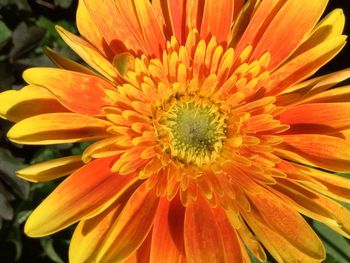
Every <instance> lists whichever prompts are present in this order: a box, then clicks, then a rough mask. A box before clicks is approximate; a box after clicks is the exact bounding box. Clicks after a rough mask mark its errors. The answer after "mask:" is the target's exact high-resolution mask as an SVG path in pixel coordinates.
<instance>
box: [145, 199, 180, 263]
mask: <svg viewBox="0 0 350 263" xmlns="http://www.w3.org/2000/svg"><path fill="white" fill-rule="evenodd" d="M183 222H184V208H183V207H182V205H181V203H180V202H179V201H178V200H176V199H174V200H173V201H171V202H169V201H167V200H166V199H165V198H162V199H161V201H160V203H159V207H158V210H157V215H156V218H155V221H154V226H153V232H152V245H151V257H150V263H157V262H167V263H171V262H174V263H175V262H182V261H183V260H184V259H185V255H184V247H183Z"/></svg>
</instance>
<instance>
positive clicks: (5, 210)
mask: <svg viewBox="0 0 350 263" xmlns="http://www.w3.org/2000/svg"><path fill="white" fill-rule="evenodd" d="M12 200H14V196H13V195H11V194H10V193H9V192H8V191H7V190H6V189H5V187H4V186H3V185H2V184H1V182H0V211H1V213H0V217H2V218H3V219H6V220H11V219H12V218H13V209H12V207H11V205H10V201H12ZM0 229H1V227H0Z"/></svg>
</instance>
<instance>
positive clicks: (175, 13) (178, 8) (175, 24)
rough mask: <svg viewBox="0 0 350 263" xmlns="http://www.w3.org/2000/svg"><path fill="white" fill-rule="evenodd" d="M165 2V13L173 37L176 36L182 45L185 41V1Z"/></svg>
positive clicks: (169, 0)
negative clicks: (166, 13) (166, 3)
mask: <svg viewBox="0 0 350 263" xmlns="http://www.w3.org/2000/svg"><path fill="white" fill-rule="evenodd" d="M167 2H168V5H167V9H168V10H167V12H168V13H169V20H170V23H171V26H172V31H173V35H174V36H176V38H177V40H178V41H179V43H180V44H184V43H185V39H186V31H185V27H186V0H180V1H179V0H168V1H167ZM164 12H166V11H164ZM164 12H163V13H164Z"/></svg>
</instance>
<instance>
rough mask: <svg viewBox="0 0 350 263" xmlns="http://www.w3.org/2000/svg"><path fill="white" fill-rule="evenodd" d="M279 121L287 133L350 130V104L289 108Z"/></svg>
mask: <svg viewBox="0 0 350 263" xmlns="http://www.w3.org/2000/svg"><path fill="white" fill-rule="evenodd" d="M278 119H279V120H280V121H281V122H282V123H283V124H288V125H291V128H290V129H289V130H288V131H287V133H319V134H320V133H325V132H328V133H329V132H333V133H334V130H339V129H346V128H350V103H314V104H301V105H296V106H291V107H288V108H287V110H286V111H284V112H283V113H282V114H281V115H279V117H278Z"/></svg>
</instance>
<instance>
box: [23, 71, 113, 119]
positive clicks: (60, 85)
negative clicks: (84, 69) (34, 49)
mask: <svg viewBox="0 0 350 263" xmlns="http://www.w3.org/2000/svg"><path fill="white" fill-rule="evenodd" d="M23 78H24V79H25V81H26V82H28V83H30V84H33V85H37V86H40V87H44V88H46V89H48V90H49V91H50V92H52V93H53V94H54V95H55V96H56V97H57V99H58V100H59V101H60V102H61V103H62V104H63V105H65V106H66V107H67V108H69V109H70V110H72V111H73V112H77V113H82V114H89V115H99V114H101V113H102V107H104V106H107V105H112V104H113V103H114V102H113V99H111V98H110V97H108V96H107V94H106V90H108V89H110V90H113V89H114V87H113V86H112V85H110V84H109V83H108V82H107V81H105V80H103V79H101V78H99V77H96V76H91V75H85V74H82V73H78V72H73V71H68V70H63V69H57V68H31V69H27V70H26V71H25V72H24V73H23ZM91 102H93V103H91Z"/></svg>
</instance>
